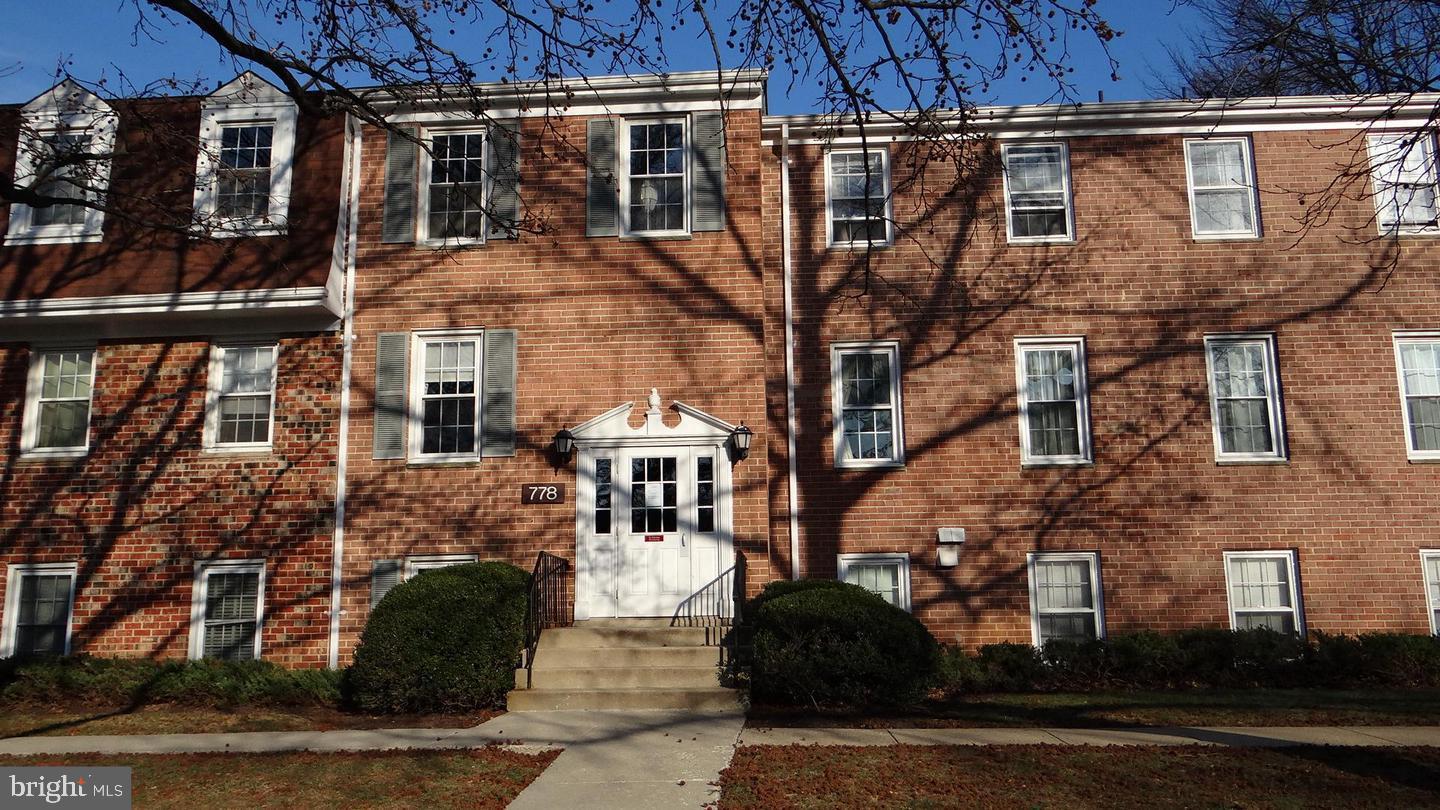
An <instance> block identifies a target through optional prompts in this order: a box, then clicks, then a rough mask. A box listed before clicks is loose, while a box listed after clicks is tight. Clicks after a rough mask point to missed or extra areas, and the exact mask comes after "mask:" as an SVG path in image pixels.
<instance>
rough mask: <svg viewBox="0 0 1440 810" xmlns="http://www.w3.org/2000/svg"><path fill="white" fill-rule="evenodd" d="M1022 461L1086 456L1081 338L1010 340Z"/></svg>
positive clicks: (1067, 461) (1069, 459)
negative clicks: (1012, 343) (1013, 345)
mask: <svg viewBox="0 0 1440 810" xmlns="http://www.w3.org/2000/svg"><path fill="white" fill-rule="evenodd" d="M1015 376H1016V383H1017V385H1018V387H1019V406H1020V407H1019V411H1020V461H1021V463H1022V464H1027V465H1030V464H1033V465H1043V464H1084V463H1088V462H1089V461H1090V459H1091V456H1090V407H1089V395H1088V392H1087V390H1086V386H1085V340H1084V338H1078V337H1076V338H1019V339H1017V340H1016V341H1015Z"/></svg>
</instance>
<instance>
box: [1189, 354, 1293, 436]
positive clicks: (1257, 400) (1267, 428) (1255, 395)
mask: <svg viewBox="0 0 1440 810" xmlns="http://www.w3.org/2000/svg"><path fill="white" fill-rule="evenodd" d="M1205 361H1206V368H1207V370H1208V373H1209V378H1210V416H1211V421H1212V424H1213V427H1214V438H1215V460H1216V461H1222V462H1237V461H1238V462H1245V461H1262V462H1263V461H1283V460H1284V459H1285V429H1284V419H1283V414H1282V412H1281V407H1280V385H1279V378H1278V375H1277V373H1276V365H1277V363H1276V357H1275V336H1274V335H1208V336H1206V338H1205Z"/></svg>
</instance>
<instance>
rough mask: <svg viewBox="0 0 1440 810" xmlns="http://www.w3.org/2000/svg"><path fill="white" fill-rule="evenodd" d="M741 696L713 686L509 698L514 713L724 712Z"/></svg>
mask: <svg viewBox="0 0 1440 810" xmlns="http://www.w3.org/2000/svg"><path fill="white" fill-rule="evenodd" d="M739 700H740V699H739V693H738V692H736V691H735V690H733V689H724V688H722V687H719V686H712V687H709V688H704V689H516V690H515V691H513V692H511V693H510V695H509V697H508V699H507V708H508V709H509V710H510V711H512V712H545V711H563V710H567V709H688V710H690V711H702V712H703V711H725V710H733V709H735V708H737V707H738V706H739V705H740V703H739Z"/></svg>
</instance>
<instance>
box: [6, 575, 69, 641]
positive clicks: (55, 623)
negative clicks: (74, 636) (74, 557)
mask: <svg viewBox="0 0 1440 810" xmlns="http://www.w3.org/2000/svg"><path fill="white" fill-rule="evenodd" d="M75 571H76V565H75V563H39V564H25V565H12V566H10V570H9V577H8V579H7V581H6V584H5V625H4V628H3V630H0V658H8V657H10V656H12V655H13V656H16V657H30V656H37V655H42V656H43V655H66V654H68V653H69V652H70V627H71V616H72V614H73V613H74V607H75Z"/></svg>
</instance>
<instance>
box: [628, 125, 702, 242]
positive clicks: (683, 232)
mask: <svg viewBox="0 0 1440 810" xmlns="http://www.w3.org/2000/svg"><path fill="white" fill-rule="evenodd" d="M674 123H679V124H680V131H681V141H682V143H681V146H680V153H681V159H682V160H684V161H685V165H684V167H683V168H682V169H681V171H680V177H681V181H682V182H683V183H684V185H685V202H684V208H683V210H681V212H680V220H681V222H682V223H683V224H682V225H681V226H680V227H679V228H676V229H672V230H665V231H637V230H633V229H631V227H630V128H631V127H632V126H637V125H638V126H645V125H647V124H674ZM618 129H619V132H617V133H616V135H617V137H616V139H615V151H616V155H615V179H616V181H617V182H618V183H619V184H620V197H619V205H620V212H619V214H620V216H619V219H618V220H617V222H618V224H619V226H620V238H622V239H624V238H626V237H629V238H641V239H653V238H656V237H661V238H663V237H669V236H689V235H690V212H691V210H692V209H693V207H694V201H693V200H692V199H691V198H690V195H691V194H692V193H693V189H694V183H693V182H692V181H691V177H690V171H691V168H692V164H693V163H694V161H693V160H691V155H690V148H691V144H690V139H691V129H692V127H691V126H690V118H689V116H655V117H645V118H621V119H620V126H619V127H618ZM663 176H671V175H668V174H667V175H663Z"/></svg>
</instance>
